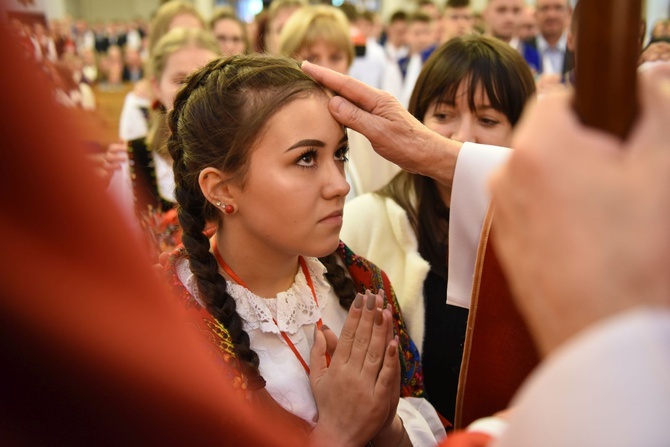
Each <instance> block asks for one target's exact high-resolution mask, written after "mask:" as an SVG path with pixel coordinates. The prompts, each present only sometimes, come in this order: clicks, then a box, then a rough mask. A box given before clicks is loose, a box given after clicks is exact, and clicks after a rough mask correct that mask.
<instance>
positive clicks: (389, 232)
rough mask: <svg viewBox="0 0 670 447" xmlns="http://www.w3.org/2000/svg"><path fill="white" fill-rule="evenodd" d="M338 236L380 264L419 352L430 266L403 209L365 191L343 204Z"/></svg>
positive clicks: (420, 349) (393, 202)
mask: <svg viewBox="0 0 670 447" xmlns="http://www.w3.org/2000/svg"><path fill="white" fill-rule="evenodd" d="M340 238H341V239H342V241H344V243H345V244H347V245H348V246H349V247H350V248H351V249H352V250H353V251H354V253H356V254H358V255H360V256H363V257H364V258H366V259H368V260H370V261H372V262H373V263H375V264H376V265H377V266H379V267H380V268H381V269H382V270H384V272H386V274H387V275H388V277H389V279H390V280H391V285H392V286H393V289H394V290H395V293H396V296H397V298H398V302H399V303H400V308H401V310H402V314H403V317H404V319H405V323H406V324H407V330H408V331H409V335H410V337H411V338H412V340H413V341H414V343H415V344H416V346H417V348H418V349H419V352H421V351H422V347H423V337H424V329H425V328H424V325H425V306H424V300H423V283H424V281H425V279H426V276H428V271H429V270H430V265H429V264H428V262H427V261H426V260H424V259H423V258H422V257H421V255H420V254H419V244H418V242H417V239H416V235H415V234H414V230H413V229H412V225H411V224H410V222H409V219H408V218H407V214H406V213H405V211H404V210H403V209H402V208H401V207H400V206H399V205H398V204H397V203H396V202H395V201H393V200H392V199H390V198H386V197H381V196H379V195H377V194H373V193H368V194H363V195H361V196H358V197H356V198H355V199H353V200H351V201H349V202H347V203H346V205H345V207H344V224H343V226H342V231H341V233H340Z"/></svg>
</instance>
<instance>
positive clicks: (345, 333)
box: [340, 328, 356, 342]
mask: <svg viewBox="0 0 670 447" xmlns="http://www.w3.org/2000/svg"><path fill="white" fill-rule="evenodd" d="M355 337H356V333H355V332H353V331H351V330H349V329H346V328H344V329H342V333H341V334H340V340H342V341H344V342H352V341H353V340H354V338H355Z"/></svg>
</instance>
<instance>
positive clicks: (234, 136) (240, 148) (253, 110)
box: [168, 55, 353, 388]
mask: <svg viewBox="0 0 670 447" xmlns="http://www.w3.org/2000/svg"><path fill="white" fill-rule="evenodd" d="M312 92H322V93H323V92H324V90H323V88H322V87H321V86H320V85H319V84H317V83H316V82H315V81H314V80H313V79H312V78H310V77H309V76H307V75H306V74H304V73H303V72H302V71H301V70H300V68H299V66H298V64H297V63H296V62H295V61H290V60H288V59H284V58H276V57H270V56H259V55H246V56H232V57H230V58H222V59H218V60H214V61H211V62H210V63H209V64H207V65H206V66H204V67H203V68H201V69H199V70H197V71H196V72H195V73H193V74H192V75H191V76H189V78H188V79H187V81H186V85H184V87H183V88H182V89H181V90H180V91H179V92H178V93H177V95H176V97H175V100H174V109H173V110H172V111H171V112H170V113H169V116H168V125H169V127H170V131H171V135H170V137H169V139H168V150H169V152H170V155H171V156H172V159H173V160H174V164H173V170H174V175H175V197H176V199H177V203H178V205H179V206H178V209H177V212H178V217H179V222H180V224H181V226H182V229H183V236H182V242H183V244H184V247H185V249H186V252H187V254H188V256H189V266H190V269H191V271H192V272H193V275H194V276H195V278H196V283H197V289H198V293H199V295H200V298H201V300H202V302H203V303H204V304H205V306H206V308H207V311H208V312H209V313H210V314H211V315H212V316H213V317H214V318H216V320H217V321H218V322H219V323H221V324H222V325H223V326H224V327H225V328H226V329H227V330H228V332H229V334H230V336H231V339H232V342H233V346H234V348H235V354H236V356H237V358H238V360H239V362H240V365H241V367H242V368H243V370H244V372H245V374H246V375H247V377H248V379H249V386H250V388H262V387H264V385H265V381H264V380H263V378H262V377H261V376H260V373H259V370H258V365H259V359H258V355H257V354H256V353H255V352H254V351H253V350H252V349H251V347H250V342H249V335H248V334H247V333H246V332H245V331H244V330H243V320H242V318H241V317H240V316H239V314H238V313H237V311H236V306H235V300H234V299H233V297H232V296H230V294H229V293H228V291H227V288H226V285H227V284H226V280H225V278H224V277H223V276H221V275H220V274H219V272H218V264H217V262H216V258H215V257H214V255H212V254H211V253H210V244H209V240H208V239H207V237H206V236H205V235H204V234H203V230H204V229H205V226H206V224H207V223H209V222H217V223H218V226H219V228H220V227H221V226H222V225H224V220H225V218H223V217H222V214H221V211H220V210H219V209H217V208H216V207H215V206H213V205H212V204H211V203H210V202H209V201H208V200H207V198H206V197H205V196H204V195H203V193H202V190H201V189H200V184H199V175H200V173H201V172H202V171H203V170H204V169H206V168H207V167H214V168H216V169H219V170H220V171H223V172H226V173H231V174H232V175H234V176H235V178H237V179H243V178H244V175H245V173H246V169H247V168H248V164H249V163H248V160H249V157H250V155H249V154H250V148H251V147H252V146H253V143H254V142H255V141H256V139H257V138H258V134H259V133H260V132H261V130H262V129H263V126H264V125H265V123H266V122H267V120H268V119H270V117H271V116H272V115H273V113H275V111H277V110H279V109H280V108H281V107H282V106H283V105H284V104H286V103H287V102H289V101H291V100H293V99H294V98H297V97H300V96H301V95H305V94H311V93H312ZM332 271H333V272H335V271H336V269H335V268H334V267H332ZM341 275H342V276H343V275H344V273H343V272H342V273H341ZM336 276H339V275H336ZM336 289H337V288H336ZM351 295H352V296H351V298H350V299H351V300H353V293H352V294H351Z"/></svg>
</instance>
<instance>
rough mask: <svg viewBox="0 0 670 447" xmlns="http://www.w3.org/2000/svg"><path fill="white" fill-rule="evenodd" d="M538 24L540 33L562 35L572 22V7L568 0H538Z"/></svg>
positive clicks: (554, 36) (550, 35) (552, 35)
mask: <svg viewBox="0 0 670 447" xmlns="http://www.w3.org/2000/svg"><path fill="white" fill-rule="evenodd" d="M536 7H537V12H536V15H535V17H536V18H537V26H538V28H539V31H540V34H542V35H543V36H548V37H550V38H551V37H553V38H556V37H560V35H561V34H563V31H564V30H565V29H566V28H567V26H568V24H569V22H570V8H569V7H568V2H567V0H537V5H536Z"/></svg>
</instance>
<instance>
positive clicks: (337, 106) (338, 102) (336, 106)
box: [330, 96, 344, 113]
mask: <svg viewBox="0 0 670 447" xmlns="http://www.w3.org/2000/svg"><path fill="white" fill-rule="evenodd" d="M343 104H344V100H343V99H342V97H340V96H333V97H332V98H331V100H330V109H331V110H332V111H333V112H335V113H340V112H341V111H342V105H343Z"/></svg>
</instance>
